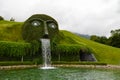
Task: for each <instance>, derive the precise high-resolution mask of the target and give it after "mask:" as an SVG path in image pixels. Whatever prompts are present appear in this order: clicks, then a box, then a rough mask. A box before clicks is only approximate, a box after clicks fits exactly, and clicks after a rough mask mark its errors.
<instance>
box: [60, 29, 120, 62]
mask: <svg viewBox="0 0 120 80" xmlns="http://www.w3.org/2000/svg"><path fill="white" fill-rule="evenodd" d="M61 32H62V33H63V34H64V35H65V36H67V37H72V39H74V40H76V41H77V42H78V44H79V43H80V44H81V43H82V44H84V45H87V46H88V47H90V48H92V49H93V50H94V52H95V56H96V58H97V59H98V61H101V62H107V63H110V64H120V49H119V48H114V47H111V46H107V45H103V44H100V43H96V42H93V41H91V40H88V39H85V38H82V37H79V36H76V35H75V34H72V33H70V32H68V31H64V30H62V31H61Z"/></svg>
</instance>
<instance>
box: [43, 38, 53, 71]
mask: <svg viewBox="0 0 120 80" xmlns="http://www.w3.org/2000/svg"><path fill="white" fill-rule="evenodd" d="M41 45H42V56H43V67H42V68H41V69H53V68H54V67H51V49H50V39H44V38H42V39H41Z"/></svg>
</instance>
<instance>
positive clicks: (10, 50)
mask: <svg viewBox="0 0 120 80" xmlns="http://www.w3.org/2000/svg"><path fill="white" fill-rule="evenodd" d="M30 47H31V45H30V44H29V43H19V42H10V41H0V55H1V56H14V57H20V56H25V55H27V54H29V49H30Z"/></svg>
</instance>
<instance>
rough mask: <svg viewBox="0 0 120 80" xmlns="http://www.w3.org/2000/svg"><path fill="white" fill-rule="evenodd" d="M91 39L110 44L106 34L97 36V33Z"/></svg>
mask: <svg viewBox="0 0 120 80" xmlns="http://www.w3.org/2000/svg"><path fill="white" fill-rule="evenodd" d="M90 40H93V41H96V42H99V43H102V44H108V39H107V37H105V36H96V35H92V36H91V37H90Z"/></svg>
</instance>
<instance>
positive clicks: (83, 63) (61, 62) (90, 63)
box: [52, 61, 107, 65]
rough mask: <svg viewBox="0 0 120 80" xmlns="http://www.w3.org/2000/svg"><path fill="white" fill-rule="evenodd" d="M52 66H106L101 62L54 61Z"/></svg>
mask: <svg viewBox="0 0 120 80" xmlns="http://www.w3.org/2000/svg"><path fill="white" fill-rule="evenodd" d="M52 64H69V65H107V63H103V62H66V61H54V62H52Z"/></svg>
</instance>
